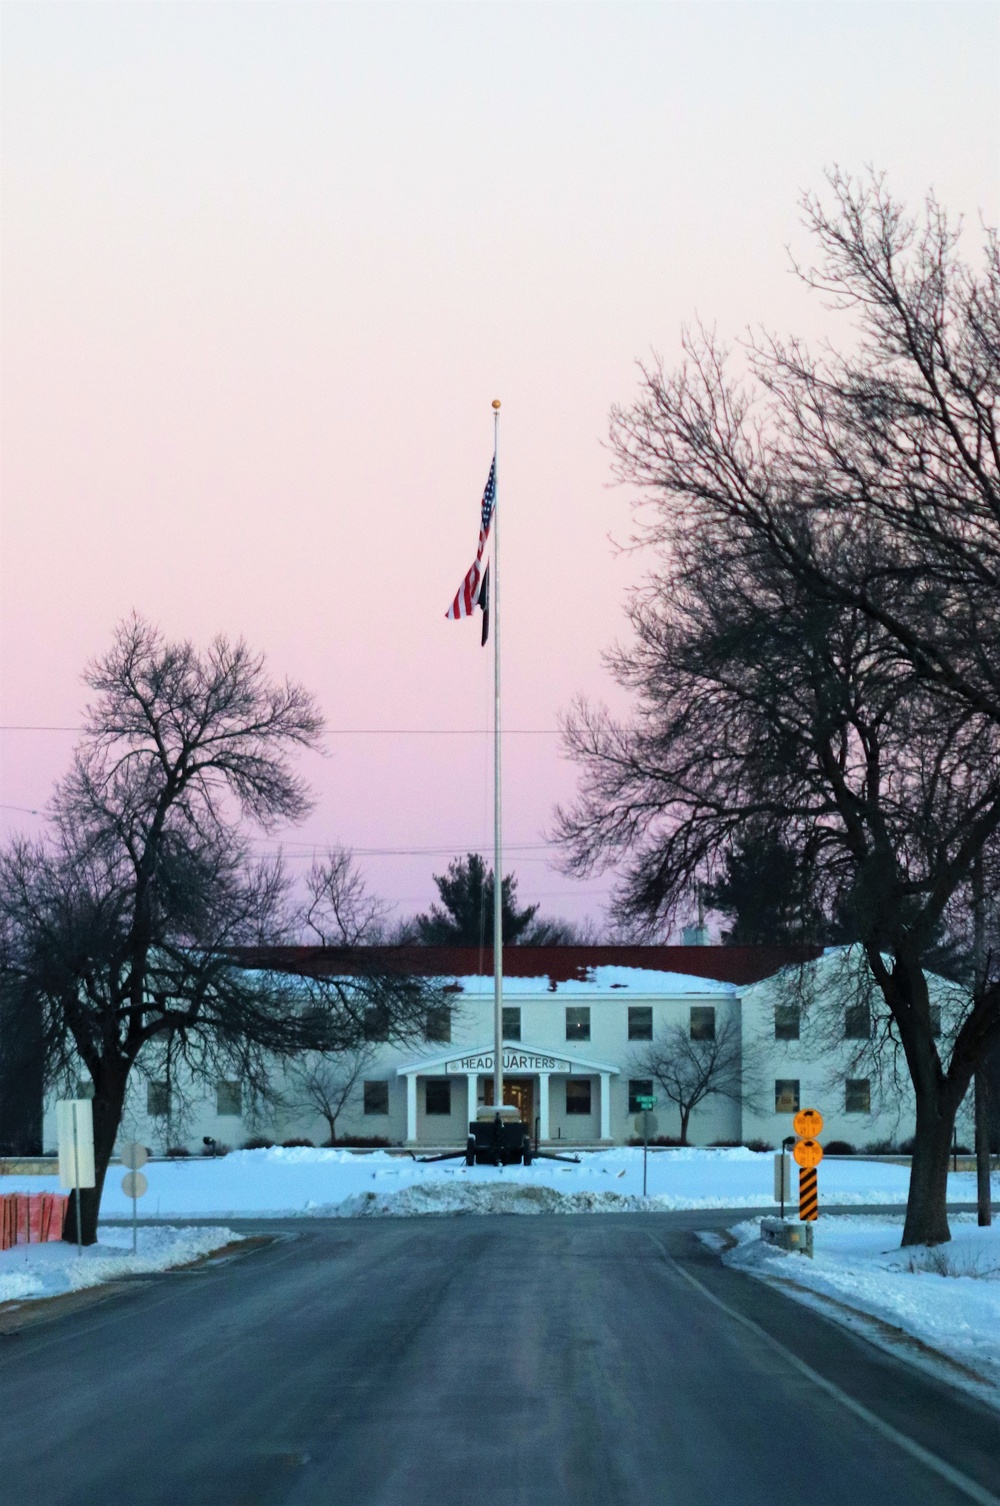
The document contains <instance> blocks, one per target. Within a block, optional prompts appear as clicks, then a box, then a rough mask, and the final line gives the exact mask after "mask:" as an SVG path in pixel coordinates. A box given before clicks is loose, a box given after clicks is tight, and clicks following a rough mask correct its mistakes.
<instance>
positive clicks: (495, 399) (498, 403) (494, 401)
mask: <svg viewBox="0 0 1000 1506" xmlns="http://www.w3.org/2000/svg"><path fill="white" fill-rule="evenodd" d="M493 406H494V408H499V406H500V399H499V398H498V397H495V398H494V399H493Z"/></svg>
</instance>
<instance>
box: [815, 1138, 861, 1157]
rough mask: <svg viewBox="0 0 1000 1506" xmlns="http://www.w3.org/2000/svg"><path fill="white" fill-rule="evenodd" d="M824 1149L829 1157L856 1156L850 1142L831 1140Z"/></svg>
mask: <svg viewBox="0 0 1000 1506" xmlns="http://www.w3.org/2000/svg"><path fill="white" fill-rule="evenodd" d="M823 1149H824V1150H825V1151H826V1154H827V1155H828V1156H853V1155H855V1154H856V1151H855V1149H854V1146H853V1145H852V1144H851V1142H850V1140H831V1141H830V1143H829V1145H824V1147H823Z"/></svg>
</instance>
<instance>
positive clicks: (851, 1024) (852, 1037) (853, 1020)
mask: <svg viewBox="0 0 1000 1506" xmlns="http://www.w3.org/2000/svg"><path fill="white" fill-rule="evenodd" d="M871 1033H872V1017H871V1011H870V1010H869V1008H868V1005H867V1004H848V1006H847V1008H846V1009H845V1011H844V1039H845V1040H848V1041H866V1040H868V1038H869V1036H870V1035H871Z"/></svg>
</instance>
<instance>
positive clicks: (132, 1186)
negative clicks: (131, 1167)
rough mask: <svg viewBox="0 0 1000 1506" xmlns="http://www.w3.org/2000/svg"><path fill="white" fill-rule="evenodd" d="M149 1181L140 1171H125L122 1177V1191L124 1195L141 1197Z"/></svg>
mask: <svg viewBox="0 0 1000 1506" xmlns="http://www.w3.org/2000/svg"><path fill="white" fill-rule="evenodd" d="M148 1187H149V1183H148V1182H147V1181H146V1178H145V1177H144V1176H143V1174H142V1172H141V1171H127V1172H126V1173H125V1175H124V1176H123V1177H122V1192H124V1194H125V1196H126V1197H142V1195H143V1193H144V1192H146V1191H147V1189H148Z"/></svg>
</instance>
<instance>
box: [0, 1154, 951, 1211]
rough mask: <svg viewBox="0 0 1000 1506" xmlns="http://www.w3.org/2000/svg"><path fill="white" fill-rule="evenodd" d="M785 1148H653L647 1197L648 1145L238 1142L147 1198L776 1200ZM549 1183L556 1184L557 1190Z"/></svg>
mask: <svg viewBox="0 0 1000 1506" xmlns="http://www.w3.org/2000/svg"><path fill="white" fill-rule="evenodd" d="M773 1167H774V1158H773V1156H772V1155H770V1154H769V1153H764V1154H761V1153H755V1152H754V1151H749V1150H744V1149H736V1150H711V1149H703V1148H700V1147H692V1148H690V1149H684V1150H664V1151H654V1152H651V1153H650V1156H649V1181H648V1193H649V1197H648V1200H647V1201H644V1200H643V1197H642V1150H641V1149H636V1148H632V1147H620V1148H616V1149H614V1150H605V1151H591V1152H587V1153H585V1154H583V1155H582V1156H581V1159H580V1164H579V1165H571V1164H567V1163H565V1162H560V1161H544V1160H543V1161H536V1162H535V1163H534V1164H533V1165H531V1166H516V1167H506V1168H504V1169H502V1170H500V1169H497V1168H495V1167H490V1166H476V1167H469V1168H467V1167H466V1166H465V1164H464V1161H439V1162H436V1163H431V1164H429V1165H425V1164H422V1163H420V1162H418V1161H414V1160H411V1159H410V1157H409V1156H400V1155H389V1154H387V1153H386V1152H384V1151H375V1152H372V1153H371V1154H366V1155H356V1154H353V1153H352V1152H350V1151H346V1150H319V1149H317V1150H313V1149H310V1148H308V1147H299V1148H295V1149H287V1150H286V1149H280V1148H275V1149H272V1150H248V1151H235V1152H233V1153H232V1154H230V1155H228V1156H223V1157H219V1159H217V1160H210V1159H206V1158H202V1157H198V1158H194V1157H192V1158H191V1159H189V1160H177V1161H161V1162H154V1163H152V1164H148V1165H147V1166H146V1167H145V1173H146V1176H147V1178H148V1180H149V1191H148V1193H147V1194H146V1196H145V1197H144V1198H143V1199H142V1201H141V1203H140V1204H139V1213H140V1216H141V1217H145V1218H219V1219H226V1218H239V1217H248V1218H268V1217H288V1216H295V1215H302V1214H305V1215H309V1214H314V1215H326V1216H329V1215H339V1216H343V1217H350V1216H354V1215H357V1214H370V1213H395V1214H412V1213H460V1212H463V1211H465V1212H523V1213H541V1212H550V1211H556V1209H561V1210H562V1211H564V1212H567V1213H571V1212H582V1211H590V1212H600V1211H604V1212H613V1211H628V1210H633V1209H648V1210H654V1211H655V1210H671V1209H678V1210H679V1209H689V1208H690V1209H693V1208H760V1207H769V1206H770V1205H771V1204H772V1202H773V1198H772V1193H773V1190H774V1170H773ZM908 1181H909V1169H908V1167H906V1166H896V1165H889V1164H885V1163H882V1162H877V1161H864V1160H861V1159H860V1158H858V1159H856V1160H843V1161H827V1162H825V1163H824V1164H823V1166H822V1167H821V1168H820V1176H819V1187H820V1203H821V1206H822V1205H823V1204H824V1203H825V1204H827V1205H829V1204H833V1203H835V1204H841V1205H843V1204H852V1205H855V1206H861V1205H865V1204H873V1203H874V1204H886V1203H899V1204H903V1203H905V1201H906V1191H907V1184H908ZM0 1185H2V1188H3V1190H4V1191H10V1192H22V1191H24V1192H47V1191H55V1190H57V1188H56V1179H55V1178H54V1177H17V1176H11V1177H4V1178H3V1181H2V1184H0ZM545 1189H547V1191H546V1190H545ZM948 1195H949V1197H950V1198H951V1199H952V1200H953V1201H961V1202H968V1201H973V1200H974V1199H975V1177H974V1175H973V1174H972V1173H969V1172H959V1173H958V1174H957V1175H954V1176H951V1177H950V1178H949V1188H948ZM131 1211H132V1205H131V1202H130V1201H129V1200H128V1199H127V1198H126V1197H125V1196H124V1194H123V1193H122V1191H121V1177H120V1174H119V1170H118V1168H117V1167H113V1168H112V1169H111V1171H110V1173H109V1175H108V1180H107V1183H106V1186H105V1191H104V1199H103V1203H102V1207H101V1213H102V1216H103V1217H105V1218H121V1217H125V1216H127V1215H130V1214H131Z"/></svg>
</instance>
